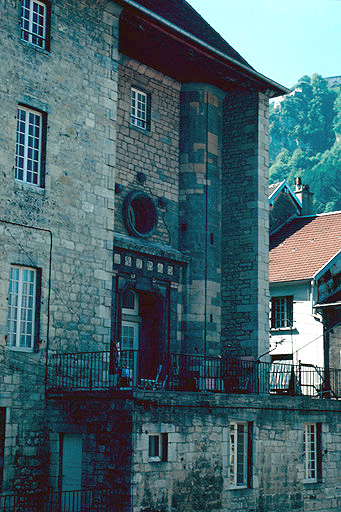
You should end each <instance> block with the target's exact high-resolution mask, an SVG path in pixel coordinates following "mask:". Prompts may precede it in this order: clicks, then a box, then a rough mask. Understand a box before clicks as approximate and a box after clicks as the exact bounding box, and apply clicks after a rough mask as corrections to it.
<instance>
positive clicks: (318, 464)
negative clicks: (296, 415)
mask: <svg viewBox="0 0 341 512" xmlns="http://www.w3.org/2000/svg"><path fill="white" fill-rule="evenodd" d="M321 427H322V424H321V423H306V424H305V425H304V436H303V439H304V480H305V481H306V482H317V481H320V480H321V477H322V446H321V430H322V428H321Z"/></svg>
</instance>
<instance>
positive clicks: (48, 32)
mask: <svg viewBox="0 0 341 512" xmlns="http://www.w3.org/2000/svg"><path fill="white" fill-rule="evenodd" d="M45 5H46V29H45V50H46V51H48V52H49V51H50V39H51V2H49V1H46V3H45Z"/></svg>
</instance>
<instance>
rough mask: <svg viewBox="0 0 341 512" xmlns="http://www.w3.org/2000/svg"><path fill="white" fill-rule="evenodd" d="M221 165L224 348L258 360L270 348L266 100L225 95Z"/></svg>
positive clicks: (248, 95)
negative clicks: (268, 333)
mask: <svg viewBox="0 0 341 512" xmlns="http://www.w3.org/2000/svg"><path fill="white" fill-rule="evenodd" d="M222 152H223V155H222V156H223V163H222V345H223V349H224V350H225V351H229V350H232V351H239V353H240V352H241V353H244V354H246V355H247V356H254V357H256V358H257V356H258V355H259V354H262V353H264V352H265V351H266V350H267V347H268V339H267V331H268V325H269V320H268V297H269V290H268V258H269V241H268V227H269V214H268V99H267V98H266V97H265V96H264V95H261V94H256V93H250V92H245V91H244V92H243V91H240V92H229V93H227V94H226V98H225V102H224V117H223V150H222Z"/></svg>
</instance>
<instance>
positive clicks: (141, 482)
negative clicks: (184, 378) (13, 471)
mask: <svg viewBox="0 0 341 512" xmlns="http://www.w3.org/2000/svg"><path fill="white" fill-rule="evenodd" d="M122 398H123V397H122V396H121V397H120V396H119V395H117V396H116V397H113V398H112V399H109V400H108V399H106V400H104V401H103V400H99V399H98V396H97V398H96V396H93V397H92V398H91V401H89V398H86V397H83V398H80V397H79V398H78V399H77V400H75V401H74V402H73V403H72V404H71V403H69V404H67V402H66V401H64V400H55V401H54V402H52V403H53V406H52V407H51V408H50V409H49V411H50V414H49V417H50V424H49V430H50V432H51V434H50V439H51V443H52V446H54V447H55V448H52V453H55V454H56V453H57V452H58V434H59V433H61V432H74V433H81V435H82V441H83V458H84V463H83V466H82V478H83V481H84V482H86V483H87V484H88V485H90V486H93V485H100V484H109V485H115V484H116V485H117V484H119V485H121V486H124V485H125V484H126V483H127V482H131V487H130V490H131V505H132V510H133V512H142V511H145V512H146V511H148V512H173V511H176V512H189V511H191V512H192V511H193V512H194V511H200V512H204V511H205V512H223V511H224V512H234V511H236V510H240V511H243V512H244V511H245V512H246V511H247V512H250V511H253V512H274V511H277V510H281V509H282V508H285V509H286V510H287V511H288V512H311V511H312V510H316V511H319V512H324V511H327V510H328V512H337V511H338V510H339V508H340V506H341V501H340V490H341V480H340V476H339V471H338V465H339V463H340V451H339V444H340V441H341V429H340V424H339V421H338V414H337V412H338V410H339V407H338V404H337V402H335V401H326V400H316V399H312V398H308V397H284V396H257V395H252V396H246V395H244V396H237V395H222V394H221V395H220V394H209V393H188V392H187V393H186V392H181V393H175V392H139V393H135V394H133V395H128V394H127V395H126V396H125V398H123V400H122ZM50 405H51V404H50ZM231 422H245V423H247V422H252V435H251V441H252V457H251V460H252V462H251V465H252V472H251V473H252V474H251V480H250V486H249V487H247V486H245V487H243V488H233V487H232V486H231V484H230V483H229V464H230V461H229V457H230V455H229V454H230V423H231ZM314 422H318V423H322V435H321V440H322V479H321V482H315V483H306V482H305V481H304V478H305V476H304V464H305V458H304V441H303V432H304V425H305V423H314ZM155 434H167V445H168V449H167V456H166V457H165V458H166V459H167V460H161V459H160V458H159V459H152V460H151V459H150V457H149V436H150V435H155ZM57 459H58V457H57V456H56V455H55V456H54V464H52V465H51V468H52V474H51V476H52V477H53V475H55V474H57V473H58V470H57V465H58V463H57ZM52 484H53V482H52Z"/></svg>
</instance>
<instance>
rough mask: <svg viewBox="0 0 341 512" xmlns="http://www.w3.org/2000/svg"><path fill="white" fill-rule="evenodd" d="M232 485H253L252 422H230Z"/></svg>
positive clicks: (230, 476) (230, 473)
mask: <svg viewBox="0 0 341 512" xmlns="http://www.w3.org/2000/svg"><path fill="white" fill-rule="evenodd" d="M229 479H230V485H231V486H232V487H251V479H252V422H248V423H247V422H242V423H231V424H230V471H229Z"/></svg>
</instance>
